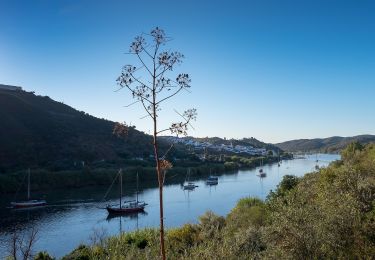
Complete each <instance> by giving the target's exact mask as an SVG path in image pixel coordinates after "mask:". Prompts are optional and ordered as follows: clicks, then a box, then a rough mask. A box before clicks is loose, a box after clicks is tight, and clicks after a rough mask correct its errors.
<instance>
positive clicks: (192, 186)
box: [183, 169, 198, 190]
mask: <svg viewBox="0 0 375 260" xmlns="http://www.w3.org/2000/svg"><path fill="white" fill-rule="evenodd" d="M189 178H190V169H189V170H188V172H187V174H186V180H187V184H185V185H183V189H184V190H194V189H195V188H197V187H198V186H197V185H195V183H194V182H191V181H189Z"/></svg>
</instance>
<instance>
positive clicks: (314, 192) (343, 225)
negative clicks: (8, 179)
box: [39, 143, 375, 260]
mask: <svg viewBox="0 0 375 260" xmlns="http://www.w3.org/2000/svg"><path fill="white" fill-rule="evenodd" d="M374 199H375V145H368V146H366V147H363V146H362V145H360V144H358V143H357V144H351V145H349V147H348V148H347V149H346V150H344V151H343V152H342V161H339V162H335V163H333V164H331V165H330V166H329V167H328V168H325V169H321V170H320V171H319V172H315V173H310V174H307V175H305V176H304V177H302V178H297V177H294V176H285V177H284V179H283V181H282V182H281V183H280V184H279V185H278V188H277V190H276V191H274V192H271V193H270V194H269V196H268V198H267V200H266V201H261V200H259V199H256V198H244V199H241V200H240V201H239V202H238V204H237V205H236V207H235V208H234V209H233V210H232V211H231V212H230V213H229V214H228V216H226V217H225V218H224V217H221V216H216V215H215V214H213V213H212V212H207V213H206V214H205V215H203V216H201V217H200V219H199V223H198V224H186V225H184V226H182V227H180V228H175V229H170V230H168V232H167V241H166V242H167V246H168V250H167V253H168V257H169V259H260V258H262V259H338V258H340V259H371V258H372V257H373V256H374V255H375V233H374V230H375V201H374ZM158 253H159V251H158V231H157V230H156V229H145V230H141V231H137V232H132V233H123V234H121V235H119V236H117V237H111V238H109V239H105V240H100V241H98V242H97V243H95V244H93V245H90V246H85V245H81V246H79V247H78V248H77V249H76V250H74V251H73V252H71V253H70V254H69V255H67V256H65V257H64V259H66V260H68V259H157V257H158ZM42 255H43V254H41V256H42ZM44 255H45V254H44ZM39 259H46V258H39Z"/></svg>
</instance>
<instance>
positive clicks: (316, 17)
mask: <svg viewBox="0 0 375 260" xmlns="http://www.w3.org/2000/svg"><path fill="white" fill-rule="evenodd" d="M374 11H375V3H373V2H371V1H361V2H355V1H330V2H326V1H303V2H301V1H283V2H282V3H280V2H279V1H272V0H270V1H248V2H246V1H214V2H205V3H202V2H199V1H189V2H184V3H182V2H178V3H177V2H169V1H158V2H157V3H156V2H151V3H150V2H147V1H137V2H131V3H126V2H119V1H107V2H105V3H104V2H99V1H64V2H62V1H61V2H58V1H53V2H48V1H42V0H38V1H1V2H0V38H1V41H0V83H1V84H9V85H20V86H22V87H23V88H24V89H25V90H27V91H35V92H36V94H39V95H47V96H50V97H51V98H52V99H54V100H57V101H61V102H64V103H65V104H67V105H69V106H72V107H74V108H76V109H78V110H82V111H85V112H87V113H89V114H91V115H94V116H96V117H99V118H106V119H108V120H112V121H120V122H121V121H126V122H127V123H130V124H132V125H135V126H136V127H137V129H138V130H141V131H144V132H145V133H149V129H150V128H151V124H150V122H148V121H147V119H140V118H141V117H143V116H144V112H143V111H142V109H141V108H140V107H139V106H137V105H134V106H131V107H129V108H124V106H125V105H127V104H130V103H132V98H131V95H130V93H128V92H126V91H120V92H115V90H116V89H117V86H116V78H117V77H118V76H119V74H120V71H121V67H122V66H123V65H125V64H127V63H128V62H129V58H128V56H127V55H124V53H125V52H127V51H128V49H129V45H130V42H131V41H132V40H133V38H134V37H135V36H137V35H139V34H140V33H145V32H146V33H147V32H148V31H150V30H151V29H152V28H154V27H155V26H160V27H161V28H163V29H164V30H165V32H166V33H167V35H169V36H171V37H172V38H173V41H171V42H170V43H169V46H170V47H171V49H173V50H178V51H180V52H182V53H183V54H184V55H185V57H186V58H185V60H184V63H183V64H182V65H181V66H180V68H179V70H181V71H183V72H187V73H189V75H190V76H191V78H192V83H191V84H192V88H191V90H192V92H191V93H188V92H185V93H183V94H182V95H180V96H178V97H177V98H176V99H174V100H173V101H170V102H169V103H166V104H165V106H164V108H165V109H164V110H163V113H162V117H161V118H162V119H161V120H160V124H161V126H168V124H169V123H170V122H172V121H175V120H178V119H179V118H178V115H177V114H176V113H175V112H174V109H176V110H178V111H183V110H184V109H186V108H190V107H195V108H197V110H198V120H197V122H195V123H194V128H195V130H191V131H189V135H191V136H203V137H205V136H210V137H212V136H219V137H222V138H223V137H226V138H243V137H255V138H257V139H259V140H262V141H264V142H267V143H278V142H283V141H288V140H293V139H314V138H325V137H331V136H356V135H362V134H374V129H375V121H374V120H372V117H373V116H372V111H374V110H375V103H374V102H373V97H374V96H375V88H374V85H375V62H374V61H375V49H374V48H373V46H374V44H375V33H374V30H373V28H374V26H375V17H374V16H373V13H374Z"/></svg>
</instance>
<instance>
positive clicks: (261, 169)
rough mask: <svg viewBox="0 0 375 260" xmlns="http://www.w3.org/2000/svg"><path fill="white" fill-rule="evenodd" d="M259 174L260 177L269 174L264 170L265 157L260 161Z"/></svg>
mask: <svg viewBox="0 0 375 260" xmlns="http://www.w3.org/2000/svg"><path fill="white" fill-rule="evenodd" d="M257 176H258V177H260V178H264V177H266V176H267V174H266V173H265V172H264V171H263V158H262V160H261V162H260V169H259V173H258V174H257Z"/></svg>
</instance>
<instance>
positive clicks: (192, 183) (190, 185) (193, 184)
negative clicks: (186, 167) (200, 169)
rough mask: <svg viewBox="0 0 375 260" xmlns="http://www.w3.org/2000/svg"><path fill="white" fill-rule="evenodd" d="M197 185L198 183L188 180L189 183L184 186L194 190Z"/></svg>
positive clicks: (186, 188)
mask: <svg viewBox="0 0 375 260" xmlns="http://www.w3.org/2000/svg"><path fill="white" fill-rule="evenodd" d="M197 187H198V185H195V183H194V182H188V184H186V185H184V186H183V188H184V190H194V189H195V188H197Z"/></svg>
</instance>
